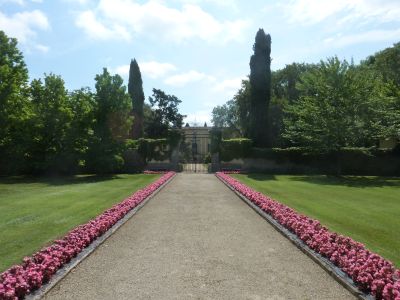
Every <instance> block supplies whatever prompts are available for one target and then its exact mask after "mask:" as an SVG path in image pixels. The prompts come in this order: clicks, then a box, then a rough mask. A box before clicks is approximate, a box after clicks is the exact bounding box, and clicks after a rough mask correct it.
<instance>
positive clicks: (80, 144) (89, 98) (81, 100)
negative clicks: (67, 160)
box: [68, 88, 96, 169]
mask: <svg viewBox="0 0 400 300" xmlns="http://www.w3.org/2000/svg"><path fill="white" fill-rule="evenodd" d="M69 102H70V103H69V105H70V107H71V109H72V112H73V117H72V121H71V130H70V134H69V135H68V138H69V148H70V150H69V151H70V153H71V154H73V155H74V157H75V165H74V167H75V168H77V167H80V168H81V169H82V168H83V167H84V166H85V156H86V153H87V152H88V149H89V143H90V141H91V139H92V137H93V134H94V131H93V128H94V125H95V121H96V120H95V111H96V102H95V95H94V94H93V92H91V91H90V89H89V88H81V89H79V90H76V91H73V92H72V93H71V94H70V95H69Z"/></svg>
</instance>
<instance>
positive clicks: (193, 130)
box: [182, 124, 211, 163]
mask: <svg viewBox="0 0 400 300" xmlns="http://www.w3.org/2000/svg"><path fill="white" fill-rule="evenodd" d="M210 130H211V127H207V124H204V126H203V127H200V126H195V127H190V126H185V127H183V128H182V131H183V132H184V134H185V143H186V144H187V145H188V147H189V149H190V150H191V154H192V155H191V159H192V162H199V163H201V162H203V160H204V158H205V156H206V155H207V154H208V153H209V152H210V143H211V139H210Z"/></svg>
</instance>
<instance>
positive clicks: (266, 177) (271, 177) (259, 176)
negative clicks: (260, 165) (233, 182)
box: [245, 173, 276, 181]
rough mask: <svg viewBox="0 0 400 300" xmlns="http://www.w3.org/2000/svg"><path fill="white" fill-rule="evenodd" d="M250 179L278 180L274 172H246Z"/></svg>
mask: <svg viewBox="0 0 400 300" xmlns="http://www.w3.org/2000/svg"><path fill="white" fill-rule="evenodd" d="M245 176H247V177H248V178H250V179H253V180H257V181H264V180H276V177H275V175H272V174H263V173H249V174H245Z"/></svg>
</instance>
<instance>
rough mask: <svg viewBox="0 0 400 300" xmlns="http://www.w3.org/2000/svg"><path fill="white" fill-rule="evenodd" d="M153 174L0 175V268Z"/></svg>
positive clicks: (141, 184) (117, 199)
mask: <svg viewBox="0 0 400 300" xmlns="http://www.w3.org/2000/svg"><path fill="white" fill-rule="evenodd" d="M158 177H159V175H143V174H135V175H118V176H88V175H83V176H82V175H81V176H74V177H52V178H46V177H42V178H40V179H37V178H31V177H0V230H1V234H0V245H1V247H0V273H1V271H3V270H5V269H6V268H8V267H10V266H11V265H13V264H18V263H21V262H22V259H23V257H25V256H28V255H30V254H32V253H34V252H36V251H38V250H40V249H41V248H42V247H43V246H45V245H48V244H49V243H51V242H52V241H53V240H55V239H58V238H60V237H62V236H64V235H65V234H66V233H67V232H68V231H69V230H71V229H72V228H74V227H76V226H77V225H79V224H83V223H86V222H87V221H89V220H90V219H92V218H94V217H95V216H97V215H98V214H100V213H102V212H103V211H104V210H106V209H108V208H110V207H111V206H112V205H114V204H115V203H118V202H120V201H122V200H123V199H124V198H126V197H128V196H129V195H131V194H133V193H134V192H135V191H136V190H138V189H141V188H143V187H145V186H146V185H148V184H149V183H151V182H153V181H154V180H155V179H157V178H158Z"/></svg>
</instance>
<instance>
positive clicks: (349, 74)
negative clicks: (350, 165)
mask: <svg viewBox="0 0 400 300" xmlns="http://www.w3.org/2000/svg"><path fill="white" fill-rule="evenodd" d="M298 88H299V91H300V93H301V96H300V98H299V100H298V101H297V102H295V103H293V104H292V105H290V106H288V108H287V115H286V117H285V120H284V123H285V132H284V137H285V138H286V139H288V140H289V142H290V143H292V144H294V145H300V146H311V147H313V148H316V149H320V150H323V151H338V150H340V148H342V147H353V146H356V147H359V146H372V145H374V144H375V141H376V140H375V139H374V127H375V123H376V122H379V120H378V119H379V118H380V117H381V115H378V114H377V109H376V103H382V105H381V106H385V107H386V104H384V103H388V101H389V100H390V97H388V94H387V93H386V90H387V88H386V85H385V83H384V82H383V80H382V79H381V78H379V77H376V74H374V73H372V72H368V70H359V69H358V68H356V67H355V66H354V65H350V64H349V63H348V62H347V61H340V60H339V59H338V58H337V57H334V58H330V59H328V60H327V61H326V62H324V61H321V63H320V64H319V65H318V66H317V67H316V68H313V69H311V70H310V71H309V72H306V73H304V74H303V75H302V77H301V83H299V85H298ZM382 111H384V109H382ZM378 116H379V117H378Z"/></svg>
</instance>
